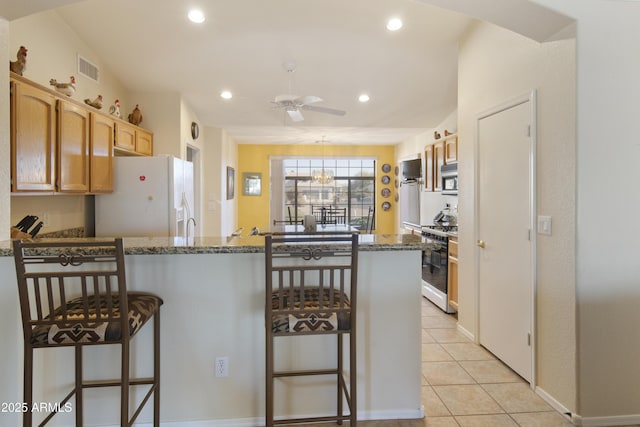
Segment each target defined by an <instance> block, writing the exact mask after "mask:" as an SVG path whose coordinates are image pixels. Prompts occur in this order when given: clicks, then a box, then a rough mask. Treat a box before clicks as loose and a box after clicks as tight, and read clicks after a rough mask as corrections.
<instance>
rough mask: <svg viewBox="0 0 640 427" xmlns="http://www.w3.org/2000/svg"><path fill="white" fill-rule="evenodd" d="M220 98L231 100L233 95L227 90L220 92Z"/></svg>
mask: <svg viewBox="0 0 640 427" xmlns="http://www.w3.org/2000/svg"><path fill="white" fill-rule="evenodd" d="M220 98H222V99H231V98H233V94H232V93H231V92H229V91H228V90H223V91H222V92H220Z"/></svg>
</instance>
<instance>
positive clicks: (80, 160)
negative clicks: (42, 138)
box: [58, 100, 89, 193]
mask: <svg viewBox="0 0 640 427" xmlns="http://www.w3.org/2000/svg"><path fill="white" fill-rule="evenodd" d="M58 191H60V192H69V193H84V192H87V191H89V111H87V110H85V109H84V108H82V107H78V106H76V105H74V104H71V103H69V102H66V101H62V100H60V101H58Z"/></svg>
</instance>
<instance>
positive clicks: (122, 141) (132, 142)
mask: <svg viewBox="0 0 640 427" xmlns="http://www.w3.org/2000/svg"><path fill="white" fill-rule="evenodd" d="M115 135H116V140H115V143H114V147H115V148H121V149H123V150H127V151H130V152H135V151H136V128H134V127H133V126H130V125H127V124H125V123H120V122H118V123H116V134H115Z"/></svg>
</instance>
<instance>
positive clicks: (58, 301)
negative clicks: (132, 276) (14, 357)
mask: <svg viewBox="0 0 640 427" xmlns="http://www.w3.org/2000/svg"><path fill="white" fill-rule="evenodd" d="M13 251H14V258H15V264H16V275H17V278H18V294H19V298H20V308H21V312H22V326H23V331H24V404H25V407H26V408H32V405H33V353H34V349H47V348H52V347H61V346H71V347H74V348H75V384H74V387H73V388H72V390H71V391H70V392H69V394H67V395H66V397H64V399H63V400H62V401H61V402H60V403H59V405H57V406H58V407H64V406H65V404H66V403H67V401H69V400H70V399H71V397H73V396H74V395H75V407H74V411H75V423H76V426H81V425H82V422H83V406H82V395H83V390H84V389H85V388H92V387H120V426H123V427H124V426H131V425H132V424H133V423H134V421H135V419H136V418H137V416H138V415H139V413H140V411H141V410H142V407H143V406H144V405H145V404H146V403H147V401H148V400H149V398H150V397H151V395H153V425H154V426H156V427H157V426H159V425H160V389H159V387H160V306H161V305H162V300H161V299H160V298H159V297H158V296H156V295H154V294H151V293H147V292H132V291H127V285H126V279H125V263H124V248H123V243H122V239H115V240H110V241H92V242H85V241H83V242H73V241H57V242H44V243H43V242H39V241H20V240H15V241H14V242H13ZM151 318H153V328H154V338H153V376H152V377H150V378H130V361H129V353H130V340H131V338H133V337H134V336H135V335H136V334H137V333H138V332H139V331H140V329H141V328H142V327H143V326H144V325H145V324H146V323H147V321H148V320H150V319H151ZM101 344H102V345H105V344H120V346H121V376H120V378H118V379H113V380H102V381H84V380H83V378H82V370H83V369H82V368H83V366H82V365H83V363H82V362H83V358H82V350H83V347H84V346H87V345H101ZM138 385H146V386H148V388H149V389H148V391H147V393H146V394H145V395H144V398H143V399H142V401H141V403H140V404H139V405H138V407H137V408H135V411H134V413H133V415H131V416H130V414H129V412H130V411H129V405H130V403H129V401H130V386H138ZM55 414H56V412H55V411H54V412H51V413H50V414H48V416H47V417H46V418H44V420H43V421H42V422H41V423H40V424H39V425H44V424H46V423H47V422H49V421H50V420H51V419H52V418H53V416H54V415H55ZM32 421H33V414H32V412H31V411H26V412H25V413H24V414H23V425H24V426H25V427H27V426H28V427H30V426H31V425H32Z"/></svg>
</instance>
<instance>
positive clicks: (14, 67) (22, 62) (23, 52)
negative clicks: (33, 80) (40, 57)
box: [9, 46, 27, 75]
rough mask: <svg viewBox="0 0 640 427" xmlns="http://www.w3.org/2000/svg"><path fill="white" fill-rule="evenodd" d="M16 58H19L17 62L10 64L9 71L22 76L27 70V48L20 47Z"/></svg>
mask: <svg viewBox="0 0 640 427" xmlns="http://www.w3.org/2000/svg"><path fill="white" fill-rule="evenodd" d="M16 58H18V59H17V60H16V61H10V62H9V69H10V70H11V71H13V72H14V73H16V74H19V75H22V73H24V70H25V69H26V68H27V48H26V47H24V46H20V49H18V53H17V54H16Z"/></svg>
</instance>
